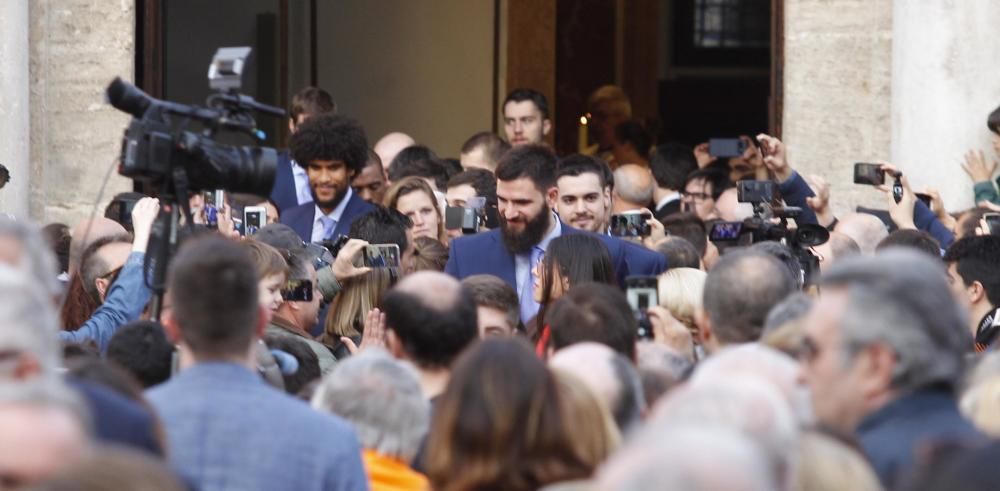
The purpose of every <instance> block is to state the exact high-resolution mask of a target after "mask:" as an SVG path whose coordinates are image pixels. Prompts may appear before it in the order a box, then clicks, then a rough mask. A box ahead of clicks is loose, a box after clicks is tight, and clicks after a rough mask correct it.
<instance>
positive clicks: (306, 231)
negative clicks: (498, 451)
mask: <svg viewBox="0 0 1000 491" xmlns="http://www.w3.org/2000/svg"><path fill="white" fill-rule="evenodd" d="M374 209H375V207H374V206H372V205H371V203H369V202H367V201H365V200H363V199H361V197H360V196H358V193H351V199H350V200H348V201H347V206H346V207H345V208H344V214H343V215H341V216H340V221H338V222H337V228H335V229H333V236H332V237H336V236H337V235H338V234H344V235H347V232H348V231H349V230H351V224H352V223H354V220H355V219H357V218H358V217H359V216H361V215H364V214H365V213H368V212H369V211H372V210H374ZM315 219H316V205H314V204H313V202H312V201H310V202H308V203H304V204H301V205H299V206H296V207H294V208H292V209H290V210H288V211H285V212H282V213H281V223H284V224H285V225H288V226H289V227H292V230H294V231H295V233H297V234H299V237H302V240H303V241H305V242H312V230H313V222H314V221H315ZM332 237H327V238H328V239H329V238H332Z"/></svg>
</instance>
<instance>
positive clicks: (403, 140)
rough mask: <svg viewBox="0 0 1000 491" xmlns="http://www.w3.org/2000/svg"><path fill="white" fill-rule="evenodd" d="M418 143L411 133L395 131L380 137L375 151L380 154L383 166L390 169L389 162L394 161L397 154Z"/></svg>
mask: <svg viewBox="0 0 1000 491" xmlns="http://www.w3.org/2000/svg"><path fill="white" fill-rule="evenodd" d="M416 143H417V142H416V141H415V140H414V139H413V138H412V137H410V135H407V134H406V133H400V132H398V131H394V132H392V133H389V134H388V135H385V136H383V137H382V138H381V139H379V141H378V142H377V143H375V148H374V150H375V153H376V154H378V157H379V159H381V160H382V167H383V168H385V170H386V171H388V170H389V164H391V163H392V159H394V158H396V154H398V153H399V152H400V151H401V150H403V149H404V148H406V147H409V146H413V145H415V144H416Z"/></svg>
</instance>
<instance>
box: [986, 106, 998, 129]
mask: <svg viewBox="0 0 1000 491" xmlns="http://www.w3.org/2000/svg"><path fill="white" fill-rule="evenodd" d="M986 127H987V128H989V129H990V131H992V132H994V133H996V134H998V135H1000V107H997V108H996V109H994V110H993V112H991V113H990V115H989V116H987V118H986Z"/></svg>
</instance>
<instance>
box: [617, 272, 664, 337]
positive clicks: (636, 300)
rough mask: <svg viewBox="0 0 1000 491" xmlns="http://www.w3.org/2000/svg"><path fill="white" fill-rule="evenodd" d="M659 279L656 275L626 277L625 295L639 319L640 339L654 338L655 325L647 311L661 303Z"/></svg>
mask: <svg viewBox="0 0 1000 491" xmlns="http://www.w3.org/2000/svg"><path fill="white" fill-rule="evenodd" d="M658 285H659V280H658V279H657V278H656V277H655V276H629V277H626V278H625V297H626V298H627V299H628V304H629V306H631V307H632V312H633V313H634V314H635V318H636V320H638V321H639V333H638V334H639V339H653V326H652V324H651V323H650V322H649V315H648V314H647V313H646V311H647V310H648V309H649V308H650V307H652V306H654V305H659V303H660V296H659V295H658V294H657V288H658Z"/></svg>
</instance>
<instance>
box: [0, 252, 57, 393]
mask: <svg viewBox="0 0 1000 491" xmlns="http://www.w3.org/2000/svg"><path fill="white" fill-rule="evenodd" d="M30 255H31V254H29V256H30ZM37 280H38V278H37V277H33V276H30V275H29V272H28V271H25V270H22V269H15V268H13V267H11V266H9V265H7V264H3V263H0V326H3V328H2V329H0V351H3V352H6V353H11V354H14V355H16V356H12V357H11V358H10V359H8V360H5V361H2V362H0V380H7V381H10V380H11V379H13V380H15V381H21V380H24V379H27V378H31V377H33V376H35V375H49V376H54V375H55V372H56V370H57V369H58V368H59V366H60V363H61V361H62V351H61V350H60V342H59V334H58V332H59V319H58V317H57V315H56V311H55V305H54V304H53V302H52V298H51V297H50V296H49V295H48V294H49V293H51V292H48V291H46V290H45V289H44V286H43V285H39V284H38V281H37Z"/></svg>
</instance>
